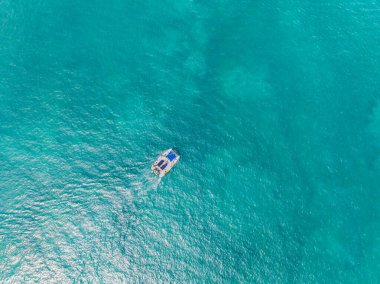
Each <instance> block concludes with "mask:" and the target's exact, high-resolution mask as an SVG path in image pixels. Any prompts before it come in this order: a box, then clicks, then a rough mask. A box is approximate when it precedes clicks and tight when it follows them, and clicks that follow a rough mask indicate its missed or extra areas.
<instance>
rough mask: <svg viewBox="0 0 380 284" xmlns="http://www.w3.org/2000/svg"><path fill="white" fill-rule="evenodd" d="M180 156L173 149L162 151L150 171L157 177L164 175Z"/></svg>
mask: <svg viewBox="0 0 380 284" xmlns="http://www.w3.org/2000/svg"><path fill="white" fill-rule="evenodd" d="M179 158H180V155H178V153H177V152H175V151H174V150H173V149H168V150H166V151H164V152H163V153H162V154H161V155H160V156H159V157H158V158H157V160H156V161H155V162H154V164H153V165H152V171H153V172H154V173H155V174H156V175H158V176H159V177H163V176H164V175H166V174H167V173H168V172H169V171H170V170H171V169H172V167H174V165H175V164H176V163H177V162H178V161H179Z"/></svg>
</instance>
